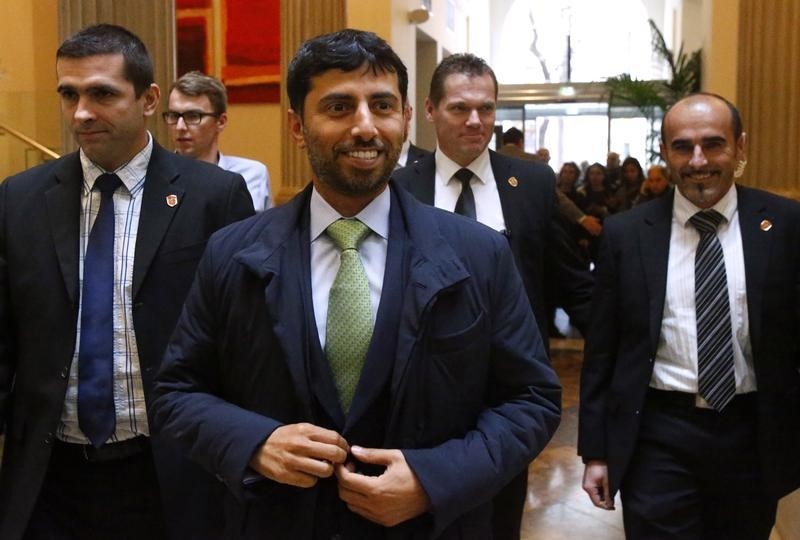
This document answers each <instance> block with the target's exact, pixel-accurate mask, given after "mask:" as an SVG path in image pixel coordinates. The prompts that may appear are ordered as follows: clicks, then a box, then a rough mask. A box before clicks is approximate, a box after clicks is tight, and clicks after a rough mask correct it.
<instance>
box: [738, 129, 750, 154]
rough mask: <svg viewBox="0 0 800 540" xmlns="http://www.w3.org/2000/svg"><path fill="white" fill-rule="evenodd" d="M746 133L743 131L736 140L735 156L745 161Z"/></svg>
mask: <svg viewBox="0 0 800 540" xmlns="http://www.w3.org/2000/svg"><path fill="white" fill-rule="evenodd" d="M747 142H748V141H747V133H745V132H744V131H743V132H742V134H741V135H739V140H738V141H736V158H737V159H739V160H740V161H747Z"/></svg>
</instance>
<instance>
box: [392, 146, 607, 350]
mask: <svg viewBox="0 0 800 540" xmlns="http://www.w3.org/2000/svg"><path fill="white" fill-rule="evenodd" d="M489 157H490V160H491V164H492V172H493V173H494V177H495V181H496V183H497V192H498V194H499V195H500V205H501V207H502V209H503V218H504V220H505V222H506V236H507V237H508V241H509V244H510V245H511V250H512V252H513V253H514V259H515V260H516V262H517V267H518V268H519V271H520V274H521V275H522V280H523V282H524V283H525V290H526V291H527V293H528V298H529V300H530V302H531V305H532V306H533V312H534V314H535V315H536V321H537V322H538V324H539V331H540V332H541V334H542V335H543V336H547V335H548V322H547V321H548V315H547V309H546V302H545V298H549V299H552V300H553V301H555V302H557V303H558V305H561V306H563V307H564V309H565V310H566V311H567V313H568V314H569V316H570V321H571V322H572V324H574V325H575V326H576V327H577V328H578V329H579V330H580V331H581V332H583V333H585V330H586V325H587V323H588V320H589V304H590V300H591V292H592V286H593V280H592V276H591V274H589V271H588V269H587V268H585V264H584V263H583V261H581V259H580V257H579V256H578V254H577V253H576V252H575V250H574V249H573V247H572V245H571V242H572V241H571V239H570V238H569V235H568V234H567V232H566V231H565V230H564V228H563V227H562V226H561V225H560V223H559V221H558V199H557V198H556V191H555V189H556V188H555V174H554V173H553V170H552V169H551V168H550V167H548V166H547V165H544V164H542V163H536V162H531V161H524V160H521V159H516V158H512V157H509V156H504V155H502V154H498V153H497V152H493V151H491V150H490V151H489ZM392 177H393V178H394V179H395V180H396V181H397V183H398V184H400V185H402V186H403V187H405V188H406V189H408V190H409V191H410V192H411V193H412V194H413V195H414V196H415V197H416V198H417V199H419V200H420V201H422V202H424V203H425V204H431V205H432V204H433V203H434V196H435V188H436V186H435V179H436V159H435V156H434V154H433V153H431V154H429V155H427V156H424V157H423V158H421V159H420V160H418V161H417V162H415V163H413V164H411V165H409V166H408V167H404V168H402V169H399V170H397V171H395V172H394V173H393V175H392Z"/></svg>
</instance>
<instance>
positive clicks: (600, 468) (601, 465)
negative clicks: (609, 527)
mask: <svg viewBox="0 0 800 540" xmlns="http://www.w3.org/2000/svg"><path fill="white" fill-rule="evenodd" d="M583 491H585V492H586V493H588V494H589V498H590V499H591V500H592V504H594V505H595V506H596V507H598V508H603V509H605V510H614V500H613V499H612V498H611V497H609V494H608V465H607V464H606V462H605V461H601V460H599V459H592V460H589V463H587V464H586V468H585V469H584V471H583Z"/></svg>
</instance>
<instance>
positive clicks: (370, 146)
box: [334, 139, 386, 153]
mask: <svg viewBox="0 0 800 540" xmlns="http://www.w3.org/2000/svg"><path fill="white" fill-rule="evenodd" d="M334 150H335V151H336V152H340V153H347V152H353V151H356V150H378V151H382V150H386V144H385V143H384V142H383V141H379V140H376V139H373V140H371V141H365V142H355V143H342V144H337V145H336V146H335V147H334Z"/></svg>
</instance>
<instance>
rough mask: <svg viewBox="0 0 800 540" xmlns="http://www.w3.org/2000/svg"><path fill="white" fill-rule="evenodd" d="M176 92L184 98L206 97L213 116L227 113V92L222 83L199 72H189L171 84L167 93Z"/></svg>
mask: <svg viewBox="0 0 800 540" xmlns="http://www.w3.org/2000/svg"><path fill="white" fill-rule="evenodd" d="M173 90H177V91H178V92H180V93H181V94H183V95H185V96H191V97H197V96H207V97H208V101H209V102H210V103H211V108H212V109H214V110H213V112H214V113H215V114H222V113H224V112H227V111H228V92H227V91H226V90H225V85H224V84H222V81H220V80H219V79H217V78H216V77H212V76H211V75H205V74H203V73H200V72H199V71H189V72H188V73H184V74H183V75H181V76H180V77H179V78H178V80H176V81H175V82H174V83H172V86H171V87H170V89H169V91H170V92H172V91H173Z"/></svg>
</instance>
